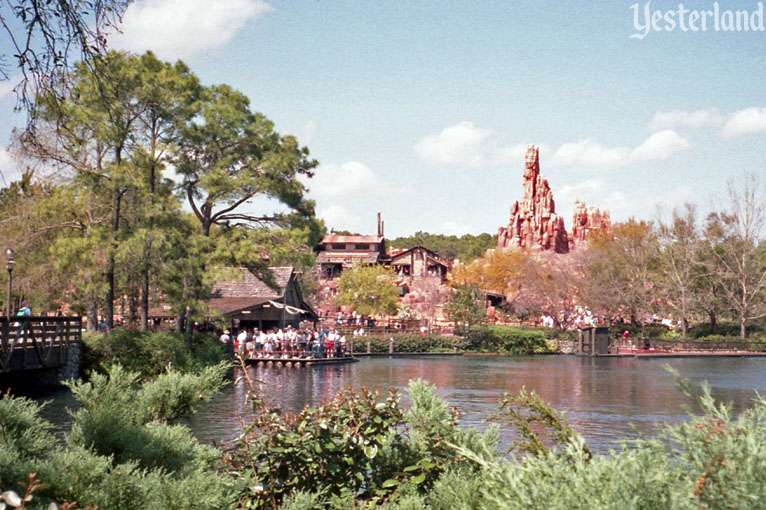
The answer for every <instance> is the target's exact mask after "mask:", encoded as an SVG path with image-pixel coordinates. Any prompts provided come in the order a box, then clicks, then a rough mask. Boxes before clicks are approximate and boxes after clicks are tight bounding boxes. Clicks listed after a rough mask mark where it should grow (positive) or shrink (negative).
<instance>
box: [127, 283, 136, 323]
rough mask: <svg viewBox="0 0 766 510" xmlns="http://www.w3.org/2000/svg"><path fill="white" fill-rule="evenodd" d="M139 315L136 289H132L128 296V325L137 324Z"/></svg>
mask: <svg viewBox="0 0 766 510" xmlns="http://www.w3.org/2000/svg"><path fill="white" fill-rule="evenodd" d="M137 315H138V295H137V294H136V290H135V289H131V291H130V295H129V296H128V323H129V324H135V323H136V319H137Z"/></svg>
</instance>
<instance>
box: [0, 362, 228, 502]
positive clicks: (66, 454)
mask: <svg viewBox="0 0 766 510" xmlns="http://www.w3.org/2000/svg"><path fill="white" fill-rule="evenodd" d="M226 371H227V366H226V365H219V366H216V367H208V368H207V369H205V370H204V371H202V373H200V374H196V375H191V374H180V373H177V372H170V373H167V374H162V375H160V376H158V377H157V378H156V379H155V380H154V381H151V382H146V383H140V376H139V374H138V373H130V372H126V371H125V370H123V369H122V368H121V367H120V366H119V365H115V366H113V367H111V368H110V369H109V370H108V372H107V374H106V375H101V374H94V376H93V378H92V380H91V381H90V382H82V381H80V382H76V383H71V384H69V386H70V388H71V389H72V393H73V395H74V397H75V399H76V400H77V401H78V402H79V404H80V407H79V409H78V410H77V411H76V412H74V413H72V418H73V423H72V426H71V430H70V431H69V432H68V433H66V434H65V436H64V438H63V441H60V442H59V441H56V439H55V437H54V436H53V434H52V433H51V429H52V427H51V425H50V424H49V423H48V422H47V421H45V420H44V419H43V418H41V417H40V409H41V406H40V405H38V404H36V403H34V402H31V401H29V400H27V399H25V398H19V397H11V396H7V395H6V396H5V397H4V398H2V399H0V432H2V433H0V487H3V488H5V487H15V486H17V485H18V483H19V482H20V481H23V480H26V479H28V478H29V477H28V473H33V472H34V473H37V475H38V477H39V479H40V480H41V481H42V482H43V485H41V486H39V487H38V488H37V490H36V493H35V505H36V506H35V508H47V506H44V503H46V502H48V501H51V500H53V501H59V502H61V501H77V503H78V505H81V506H83V507H85V506H86V505H89V506H91V507H98V508H103V509H111V508H162V509H168V510H170V509H178V510H181V509H186V508H205V509H211V510H212V509H215V508H230V507H231V506H232V504H233V500H232V498H233V495H234V493H233V490H232V481H231V480H230V479H226V478H224V476H222V474H221V473H220V470H219V463H220V458H221V452H220V451H219V450H217V449H215V448H213V447H212V446H207V445H202V444H199V443H198V442H197V440H196V439H195V438H194V437H193V436H192V434H191V431H190V430H189V429H188V428H186V427H184V426H182V425H178V424H173V423H171V420H173V419H175V418H176V417H178V416H179V415H180V414H182V413H185V412H188V411H190V410H193V408H194V406H195V405H196V404H197V403H199V402H200V401H204V400H208V399H209V398H210V397H212V395H213V394H215V393H216V392H217V391H218V390H219V389H220V388H221V387H222V386H223V384H224V375H225V374H226ZM38 502H40V503H41V505H39V506H37V504H38Z"/></svg>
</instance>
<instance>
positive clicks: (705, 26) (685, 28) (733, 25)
mask: <svg viewBox="0 0 766 510" xmlns="http://www.w3.org/2000/svg"><path fill="white" fill-rule="evenodd" d="M651 3H652V2H651V1H648V2H646V3H645V4H643V6H642V5H641V4H639V3H635V4H633V5H631V6H630V10H631V11H633V28H634V29H635V31H636V32H635V33H634V34H631V35H630V36H629V37H631V38H633V39H643V38H644V37H646V36H647V35H648V34H649V32H672V31H674V30H680V31H682V32H708V31H713V32H763V31H764V20H763V11H764V8H763V2H758V3H756V4H754V5H753V8H752V9H750V10H748V9H735V10H732V9H722V8H721V6H720V5H719V3H718V2H713V4H712V5H710V6H709V8H707V9H688V8H686V7H685V6H684V4H678V7H677V8H676V9H667V10H661V9H652V6H651Z"/></svg>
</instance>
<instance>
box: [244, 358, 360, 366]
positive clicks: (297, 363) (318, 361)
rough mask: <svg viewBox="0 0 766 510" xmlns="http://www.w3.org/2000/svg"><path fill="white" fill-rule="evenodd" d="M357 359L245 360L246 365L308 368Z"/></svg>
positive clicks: (352, 361) (351, 361) (356, 360)
mask: <svg viewBox="0 0 766 510" xmlns="http://www.w3.org/2000/svg"><path fill="white" fill-rule="evenodd" d="M358 361H359V359H357V358H355V357H354V356H341V357H339V358H296V357H290V358H283V357H280V356H267V357H262V358H246V359H245V363H247V364H248V365H269V364H271V365H272V366H273V365H282V366H293V367H295V366H301V365H302V366H309V365H338V364H342V363H356V362H358Z"/></svg>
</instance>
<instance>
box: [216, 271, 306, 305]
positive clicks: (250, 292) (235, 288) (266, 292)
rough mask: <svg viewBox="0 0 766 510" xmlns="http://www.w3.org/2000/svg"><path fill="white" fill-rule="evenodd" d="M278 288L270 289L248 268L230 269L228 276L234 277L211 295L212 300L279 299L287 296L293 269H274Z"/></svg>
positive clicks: (274, 281)
mask: <svg viewBox="0 0 766 510" xmlns="http://www.w3.org/2000/svg"><path fill="white" fill-rule="evenodd" d="M269 271H270V272H271V274H272V275H273V283H274V284H275V285H276V288H271V287H269V286H268V285H267V284H266V283H265V282H264V281H263V280H261V279H259V278H258V277H256V276H255V275H254V274H253V273H251V272H250V271H249V270H248V269H247V268H244V267H237V268H228V269H227V274H230V275H232V276H231V277H229V278H228V279H227V280H225V281H222V282H218V283H216V284H215V286H214V287H213V290H212V292H211V293H210V298H211V300H214V299H221V298H254V299H265V300H268V299H279V298H282V297H283V296H284V295H285V288H286V287H287V284H288V283H289V282H290V277H291V276H292V274H293V268H292V267H289V266H287V267H272V268H269Z"/></svg>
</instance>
